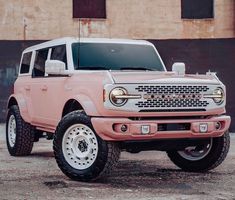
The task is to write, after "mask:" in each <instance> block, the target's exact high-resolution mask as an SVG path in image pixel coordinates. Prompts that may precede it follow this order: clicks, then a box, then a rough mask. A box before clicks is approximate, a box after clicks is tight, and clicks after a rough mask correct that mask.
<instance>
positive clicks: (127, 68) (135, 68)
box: [120, 67, 154, 71]
mask: <svg viewBox="0 0 235 200" xmlns="http://www.w3.org/2000/svg"><path fill="white" fill-rule="evenodd" d="M120 70H140V71H143V70H145V71H154V70H153V69H149V68H146V67H121V68H120Z"/></svg>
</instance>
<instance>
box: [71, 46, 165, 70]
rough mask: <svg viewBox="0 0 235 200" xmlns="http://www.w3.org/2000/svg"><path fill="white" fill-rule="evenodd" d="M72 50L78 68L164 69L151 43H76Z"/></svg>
mask: <svg viewBox="0 0 235 200" xmlns="http://www.w3.org/2000/svg"><path fill="white" fill-rule="evenodd" d="M72 51H73V61H74V66H75V69H77V70H78V69H79V70H83V69H84V70H86V69H89V70H130V69H133V70H145V69H146V70H154V71H164V68H163V65H162V63H161V61H160V58H159V56H158V55H157V53H156V51H155V50H154V48H153V47H152V46H150V45H136V44H117V43H116V44H110V43H81V45H80V46H79V43H74V44H72ZM78 55H79V57H78ZM78 58H79V59H78Z"/></svg>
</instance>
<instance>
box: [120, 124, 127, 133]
mask: <svg viewBox="0 0 235 200" xmlns="http://www.w3.org/2000/svg"><path fill="white" fill-rule="evenodd" d="M127 128H128V127H127V125H126V124H123V125H122V126H121V131H122V132H126V131H127Z"/></svg>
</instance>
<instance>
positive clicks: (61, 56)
mask: <svg viewBox="0 0 235 200" xmlns="http://www.w3.org/2000/svg"><path fill="white" fill-rule="evenodd" d="M51 60H59V61H62V62H64V63H65V66H66V69H67V53H66V45H60V46H56V47H52V49H51Z"/></svg>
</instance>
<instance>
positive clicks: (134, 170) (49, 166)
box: [0, 125, 235, 200]
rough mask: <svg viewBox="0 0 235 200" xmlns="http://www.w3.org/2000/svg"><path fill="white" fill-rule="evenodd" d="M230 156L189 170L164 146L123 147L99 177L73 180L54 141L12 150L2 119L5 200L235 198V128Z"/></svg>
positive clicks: (0, 180)
mask: <svg viewBox="0 0 235 200" xmlns="http://www.w3.org/2000/svg"><path fill="white" fill-rule="evenodd" d="M231 138H232V139H231V149H230V152H229V155H228V157H227V159H226V160H225V161H224V162H223V163H222V165H221V166H219V167H218V168H216V169H215V170H213V171H211V172H209V173H205V174H201V173H186V172H183V171H181V170H180V169H178V168H177V167H175V166H174V165H173V164H172V163H171V162H170V160H169V159H168V158H167V156H166V154H165V153H164V152H154V151H149V152H141V153H139V154H129V153H126V152H123V153H122V155H121V159H120V162H119V164H118V167H117V169H116V170H115V171H114V172H113V173H112V175H111V176H110V177H109V178H107V179H106V180H102V181H98V182H95V183H82V182H75V181H71V180H70V179H69V178H67V177H66V176H64V175H63V174H62V172H61V171H60V170H59V168H58V167H57V164H56V162H55V159H54V156H53V151H52V141H47V140H45V139H42V140H40V142H38V143H35V146H34V149H33V152H32V155H30V156H28V157H11V156H9V154H8V152H7V149H6V144H5V128H4V125H0V200H11V199H17V200H18V199H22V200H23V199H27V200H28V199H33V200H35V199H43V200H46V199H56V200H63V199H66V200H67V199H69V200H73V199H76V200H77V199H96V200H97V199H103V200H106V199H107V200H109V199H128V200H131V199H138V200H142V199H149V200H152V199H163V200H164V199H166V200H171V199H190V200H194V199H203V200H204V199H213V200H214V199H220V200H223V199H233V200H235V134H232V135H231Z"/></svg>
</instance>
